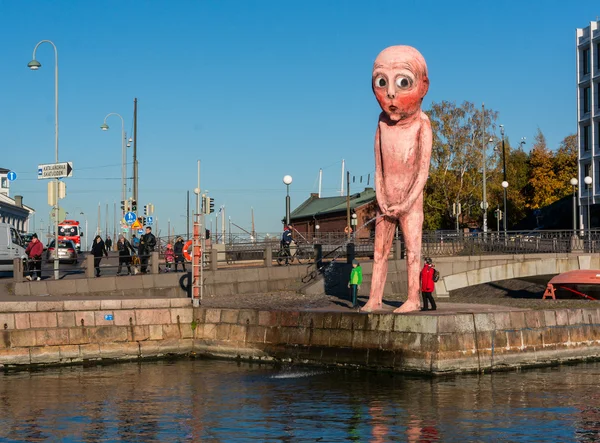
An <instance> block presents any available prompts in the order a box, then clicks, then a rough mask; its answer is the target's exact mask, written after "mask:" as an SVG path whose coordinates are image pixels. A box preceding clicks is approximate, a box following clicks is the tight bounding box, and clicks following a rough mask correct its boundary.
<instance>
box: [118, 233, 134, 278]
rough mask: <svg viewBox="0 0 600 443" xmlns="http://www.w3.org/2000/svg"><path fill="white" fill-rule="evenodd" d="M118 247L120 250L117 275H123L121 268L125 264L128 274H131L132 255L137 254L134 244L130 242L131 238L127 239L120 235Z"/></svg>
mask: <svg viewBox="0 0 600 443" xmlns="http://www.w3.org/2000/svg"><path fill="white" fill-rule="evenodd" d="M117 249H118V250H119V268H118V269H117V275H121V268H122V267H123V265H125V266H127V275H131V256H132V255H133V254H135V251H134V250H133V246H131V243H129V240H127V239H126V238H125V236H123V235H119V241H118V242H117Z"/></svg>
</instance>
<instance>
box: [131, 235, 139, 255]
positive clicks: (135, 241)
mask: <svg viewBox="0 0 600 443" xmlns="http://www.w3.org/2000/svg"><path fill="white" fill-rule="evenodd" d="M131 246H133V249H134V250H135V251H137V250H138V249H139V248H140V239H139V238H137V237H136V236H135V234H133V236H132V237H131Z"/></svg>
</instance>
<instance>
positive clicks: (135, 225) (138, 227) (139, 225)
mask: <svg viewBox="0 0 600 443" xmlns="http://www.w3.org/2000/svg"><path fill="white" fill-rule="evenodd" d="M141 227H142V224H141V223H140V221H139V220H136V221H135V222H134V223H133V224H132V225H131V229H140V228H141Z"/></svg>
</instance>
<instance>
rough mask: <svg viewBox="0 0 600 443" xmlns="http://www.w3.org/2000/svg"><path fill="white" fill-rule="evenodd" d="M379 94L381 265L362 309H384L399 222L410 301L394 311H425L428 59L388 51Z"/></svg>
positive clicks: (377, 83) (377, 79) (379, 63)
mask: <svg viewBox="0 0 600 443" xmlns="http://www.w3.org/2000/svg"><path fill="white" fill-rule="evenodd" d="M372 86H373V92H374V93H375V97H377V101H378V102H379V105H380V106H381V109H382V110H383V112H382V113H381V114H380V115H379V123H378V125H377V132H376V133H375V189H376V192H377V203H378V204H379V214H380V215H382V216H381V217H379V218H378V219H377V221H376V222H375V261H374V264H373V277H372V280H371V293H370V294H369V301H368V302H367V303H366V304H365V306H364V307H363V308H362V311H365V312H371V311H374V310H377V309H381V303H382V298H383V289H384V286H385V280H386V278H387V271H388V255H389V253H390V249H391V247H392V241H393V240H394V231H395V229H396V225H397V223H398V222H399V223H400V228H401V229H402V232H403V234H404V241H405V243H406V252H407V270H408V299H407V300H406V302H405V303H404V304H402V306H401V307H399V308H398V309H396V310H395V311H394V312H396V313H398V312H410V311H415V310H418V309H419V308H420V307H421V300H420V287H419V286H420V285H419V272H420V268H421V236H422V231H423V188H424V187H425V182H426V181H427V176H428V174H429V160H430V157H431V142H432V136H431V124H430V123H429V118H428V117H427V115H425V113H423V112H422V111H421V102H422V101H423V97H425V94H427V91H428V89H429V78H428V77H427V65H426V64H425V59H424V58H423V56H422V55H421V54H420V53H419V51H417V50H416V49H415V48H412V47H410V46H391V47H389V48H386V49H384V50H383V51H382V52H381V53H380V54H379V55H378V56H377V59H376V60H375V63H374V65H373V85H372Z"/></svg>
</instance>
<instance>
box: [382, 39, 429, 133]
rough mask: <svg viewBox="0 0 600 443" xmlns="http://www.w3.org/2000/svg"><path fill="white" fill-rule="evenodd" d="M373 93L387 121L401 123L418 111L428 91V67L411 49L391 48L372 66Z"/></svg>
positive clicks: (419, 54) (417, 53)
mask: <svg viewBox="0 0 600 443" xmlns="http://www.w3.org/2000/svg"><path fill="white" fill-rule="evenodd" d="M372 87H373V92H374V93H375V97H377V101H378V102H379V105H380V106H381V109H382V110H383V112H385V113H386V114H387V115H388V116H389V118H390V119H391V120H393V121H400V120H403V119H405V118H408V117H410V116H411V115H414V114H415V113H416V112H419V111H420V110H421V102H422V101H423V97H425V94H427V91H428V90H429V77H428V76H427V64H426V63H425V59H424V58H423V56H422V55H421V53H420V52H419V51H417V50H416V49H415V48H413V47H411V46H390V47H389V48H386V49H384V50H383V51H381V52H380V53H379V55H378V56H377V58H376V59H375V63H374V64H373V83H372Z"/></svg>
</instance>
